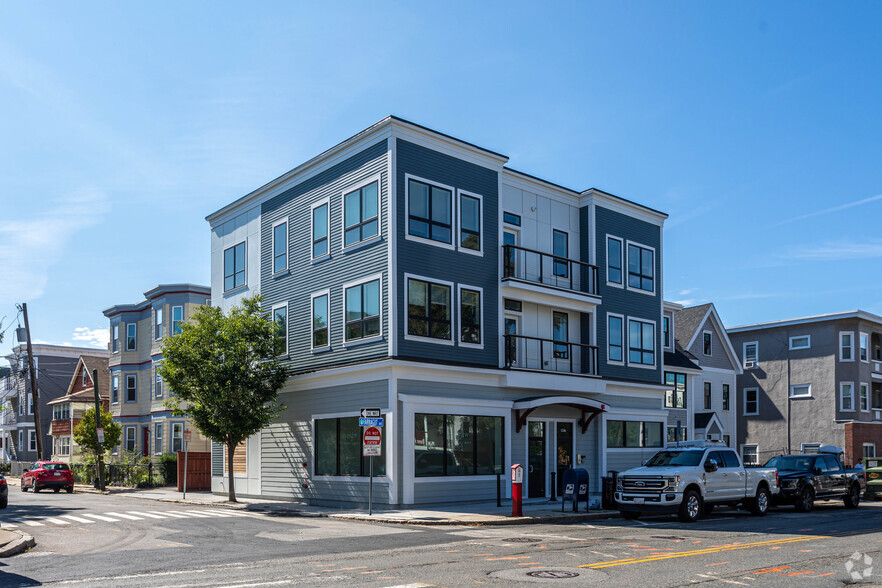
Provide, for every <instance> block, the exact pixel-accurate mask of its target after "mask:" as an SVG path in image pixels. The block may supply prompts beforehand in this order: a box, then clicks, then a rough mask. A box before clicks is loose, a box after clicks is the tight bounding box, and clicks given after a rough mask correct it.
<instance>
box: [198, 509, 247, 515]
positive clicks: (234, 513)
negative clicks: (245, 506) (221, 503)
mask: <svg viewBox="0 0 882 588" xmlns="http://www.w3.org/2000/svg"><path fill="white" fill-rule="evenodd" d="M203 512H207V513H209V514H219V515H222V516H225V517H250V516H251V515H250V514H245V513H243V512H233V511H226V510H210V509H206V510H205V511H203Z"/></svg>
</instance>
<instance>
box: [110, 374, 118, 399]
mask: <svg viewBox="0 0 882 588" xmlns="http://www.w3.org/2000/svg"><path fill="white" fill-rule="evenodd" d="M110 403H111V404H119V376H118V375H114V376H112V377H111V378H110Z"/></svg>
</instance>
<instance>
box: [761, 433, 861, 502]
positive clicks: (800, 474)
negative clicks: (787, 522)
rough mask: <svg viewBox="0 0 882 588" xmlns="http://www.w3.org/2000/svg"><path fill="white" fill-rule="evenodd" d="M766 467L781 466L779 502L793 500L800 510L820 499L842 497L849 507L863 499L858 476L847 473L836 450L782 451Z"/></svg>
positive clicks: (779, 473)
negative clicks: (790, 452)
mask: <svg viewBox="0 0 882 588" xmlns="http://www.w3.org/2000/svg"><path fill="white" fill-rule="evenodd" d="M822 449H824V448H822ZM766 467H769V468H776V469H777V470H778V479H779V481H780V484H781V492H780V493H779V494H778V495H777V496H776V497H775V503H776V504H792V505H794V506H795V507H796V510H798V511H800V512H810V511H811V510H812V509H813V508H814V506H815V501H817V500H842V501H843V502H844V503H845V507H846V508H857V506H858V505H859V504H860V502H861V482H860V480H859V479H858V476H857V475H856V474H849V473H847V472H846V471H845V468H843V467H842V463H841V462H840V461H839V456H838V455H836V454H835V453H832V452H830V453H827V452H824V453H818V454H816V455H812V454H803V455H779V456H776V457H773V458H772V459H770V460H769V461H768V462H766Z"/></svg>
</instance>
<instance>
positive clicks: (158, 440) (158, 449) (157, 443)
mask: <svg viewBox="0 0 882 588" xmlns="http://www.w3.org/2000/svg"><path fill="white" fill-rule="evenodd" d="M162 441H163V438H162V423H155V424H154V425H153V453H154V454H155V455H159V454H161V453H162Z"/></svg>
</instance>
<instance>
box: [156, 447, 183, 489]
mask: <svg viewBox="0 0 882 588" xmlns="http://www.w3.org/2000/svg"><path fill="white" fill-rule="evenodd" d="M159 475H161V476H162V479H163V480H164V481H165V484H166V485H167V486H175V485H177V483H178V456H177V454H175V453H163V454H162V455H161V456H159Z"/></svg>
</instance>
